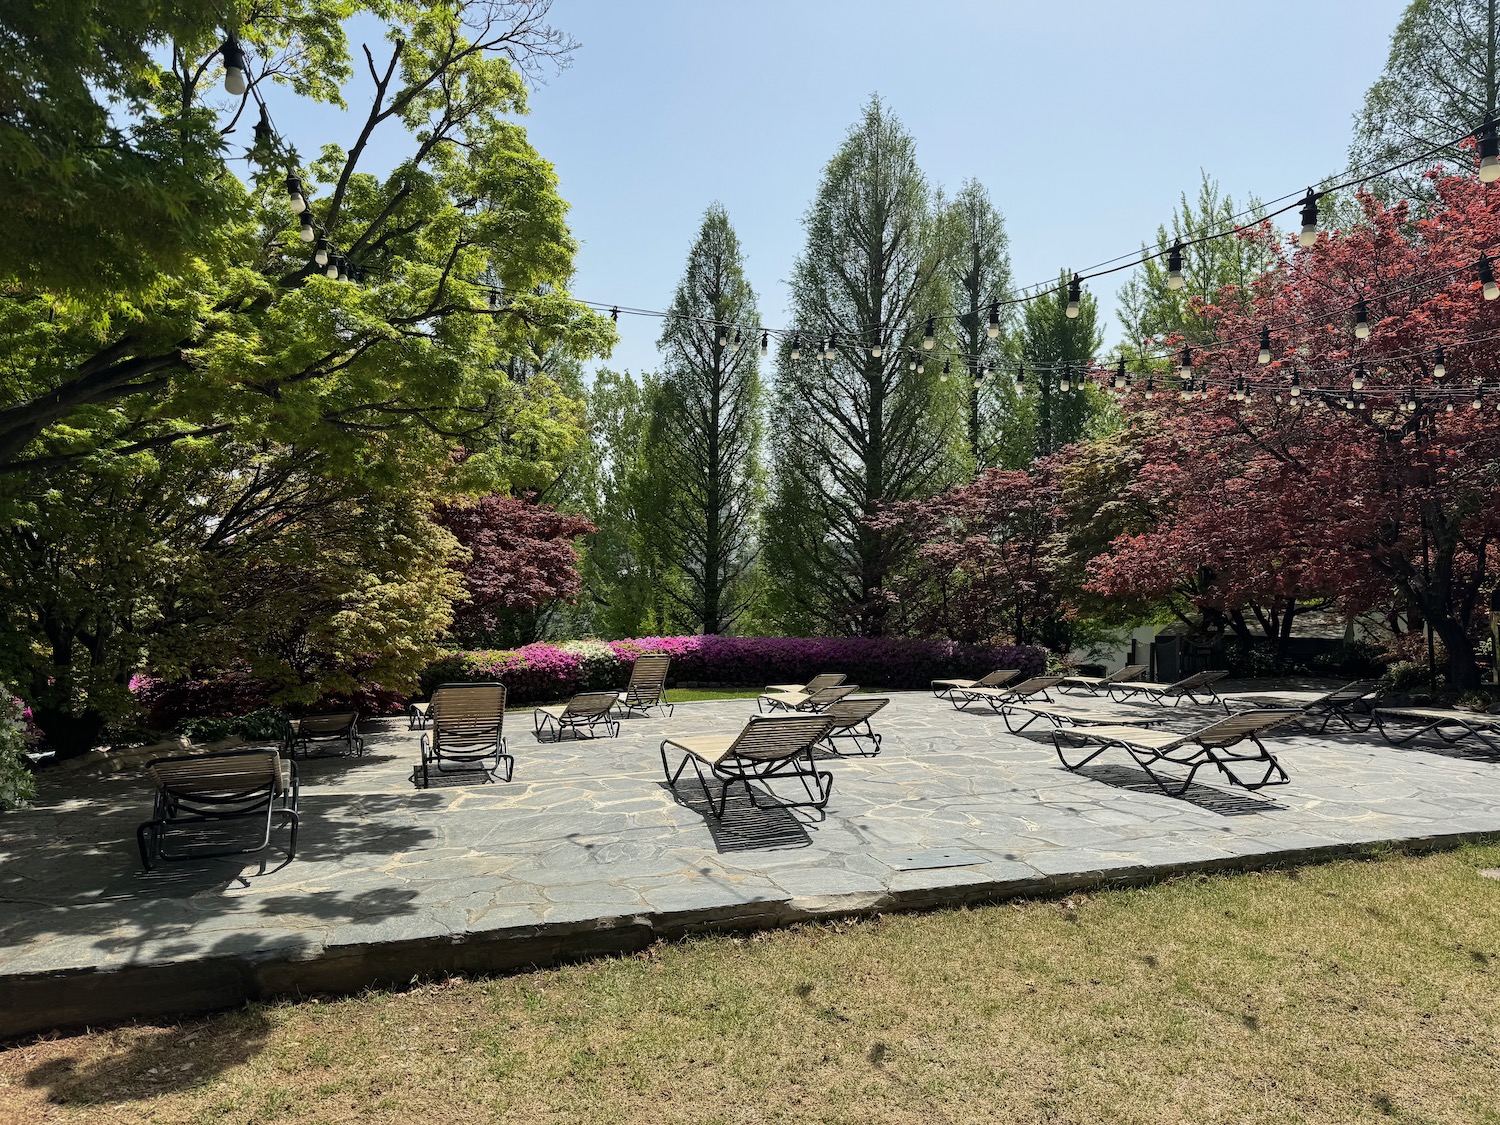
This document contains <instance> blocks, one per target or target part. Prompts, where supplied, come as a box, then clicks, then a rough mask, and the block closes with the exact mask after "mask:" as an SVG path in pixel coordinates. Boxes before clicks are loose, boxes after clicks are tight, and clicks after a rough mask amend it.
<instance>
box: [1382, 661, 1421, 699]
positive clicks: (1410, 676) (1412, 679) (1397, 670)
mask: <svg viewBox="0 0 1500 1125" xmlns="http://www.w3.org/2000/svg"><path fill="white" fill-rule="evenodd" d="M1385 675H1386V679H1387V680H1388V681H1389V682H1390V685H1391V690H1392V691H1410V690H1411V689H1412V688H1414V687H1426V686H1427V665H1426V664H1417V663H1415V662H1414V661H1411V660H1398V661H1396V663H1394V664H1392V665H1391V666H1390V667H1389V668H1387V669H1386V670H1385Z"/></svg>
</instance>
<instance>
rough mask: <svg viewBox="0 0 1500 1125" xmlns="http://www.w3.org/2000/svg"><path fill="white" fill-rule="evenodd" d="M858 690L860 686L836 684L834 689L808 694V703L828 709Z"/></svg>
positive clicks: (819, 690)
mask: <svg viewBox="0 0 1500 1125" xmlns="http://www.w3.org/2000/svg"><path fill="white" fill-rule="evenodd" d="M858 690H859V685H858V684H835V685H834V686H833V687H826V688H820V689H818V690H817V691H812V692H808V693H807V701H808V702H809V703H811V704H812V705H813V706H814V707H827V706H828V705H829V704H830V703H837V702H838V701H839V700H840V699H843V698H844V696H846V695H853V694H854V693H855V692H857V691H858Z"/></svg>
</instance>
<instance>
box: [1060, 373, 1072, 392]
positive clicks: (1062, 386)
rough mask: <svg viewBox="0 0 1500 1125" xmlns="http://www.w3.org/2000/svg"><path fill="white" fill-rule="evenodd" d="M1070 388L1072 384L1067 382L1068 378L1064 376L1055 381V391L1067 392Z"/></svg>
mask: <svg viewBox="0 0 1500 1125" xmlns="http://www.w3.org/2000/svg"><path fill="white" fill-rule="evenodd" d="M1072 386H1073V384H1072V383H1070V382H1069V381H1068V377H1067V376H1066V375H1064V376H1063V377H1062V378H1060V379H1059V380H1058V381H1057V389H1058V390H1060V391H1066V390H1069V389H1071V388H1072Z"/></svg>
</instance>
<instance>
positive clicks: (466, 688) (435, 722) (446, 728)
mask: <svg viewBox="0 0 1500 1125" xmlns="http://www.w3.org/2000/svg"><path fill="white" fill-rule="evenodd" d="M427 718H428V720H429V721H430V722H431V723H432V731H433V738H434V741H435V742H437V743H439V744H441V743H447V744H448V745H450V746H462V745H464V744H477V743H491V742H494V741H495V740H496V739H497V738H499V737H500V728H501V726H502V725H503V724H504V722H505V685H504V684H497V683H481V684H439V685H438V687H437V689H436V690H435V691H434V692H433V693H432V702H431V703H429V704H428V706H427Z"/></svg>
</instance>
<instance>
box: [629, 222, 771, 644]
mask: <svg viewBox="0 0 1500 1125" xmlns="http://www.w3.org/2000/svg"><path fill="white" fill-rule="evenodd" d="M759 320H760V314H759V313H758V312H757V311H756V307H755V293H754V292H753V291H752V290H751V288H750V283H749V282H748V281H746V280H745V271H744V261H743V258H742V256H741V253H740V244H739V239H738V238H737V237H736V236H735V233H734V228H733V227H731V226H730V224H729V216H728V215H727V214H726V213H725V211H724V208H723V207H721V206H719V205H718V204H714V205H713V206H711V207H710V208H709V209H708V211H707V212H706V213H705V214H704V216H703V224H702V226H701V227H700V228H699V231H698V237H697V239H696V240H695V241H694V243H693V246H692V249H691V250H689V252H688V263H687V269H686V271H685V272H684V274H683V278H682V281H681V282H679V283H678V286H677V292H676V294H675V295H674V297H673V299H672V304H671V306H670V307H669V309H668V311H667V319H666V322H665V325H664V327H663V329H662V335H661V340H660V343H659V345H658V346H659V347H660V348H661V350H662V354H663V360H664V367H663V374H662V382H661V407H662V409H661V412H660V414H659V429H660V433H659V438H658V440H657V441H656V442H655V443H654V446H653V447H654V449H655V451H656V457H655V471H656V472H658V473H659V474H661V476H662V478H663V483H664V487H665V489H666V491H667V503H666V504H665V506H664V509H663V511H662V513H661V514H662V529H661V530H662V532H663V533H664V534H663V536H662V538H663V544H664V547H665V548H666V551H667V552H668V554H669V556H670V557H671V559H672V560H673V562H674V564H675V569H676V571H677V572H678V574H679V575H680V578H679V580H678V581H677V582H675V583H674V584H673V585H672V586H671V587H669V588H668V589H669V592H671V593H672V594H673V596H674V597H675V598H676V599H677V601H678V603H679V605H680V607H681V609H682V610H683V612H684V613H685V614H686V615H687V616H688V617H689V618H690V619H691V621H692V622H693V625H694V627H695V628H697V629H698V630H699V631H700V632H702V633H722V632H725V631H727V630H728V629H729V628H730V627H732V626H733V624H734V622H735V621H736V620H737V619H738V618H739V617H740V615H741V614H742V613H744V611H745V608H746V606H747V604H748V602H749V582H748V572H749V568H750V566H751V564H752V562H753V561H754V559H755V554H756V544H755V519H756V517H757V515H758V509H759V506H760V502H761V499H762V494H763V491H764V483H763V474H762V470H761V464H760V443H761V411H762V404H761V386H760V375H759V372H758V371H757V363H756V348H757V346H758V343H759V342H758V340H757V339H756V335H757V334H756V332H755V330H754V328H753V326H754V325H756V324H757V323H758V322H759ZM678 590H680V591H681V593H678V592H677V591H678Z"/></svg>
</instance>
